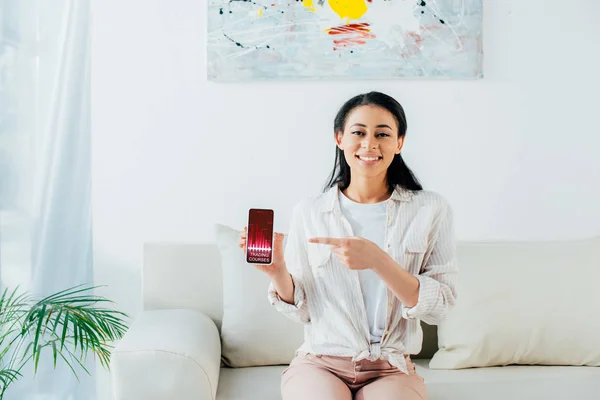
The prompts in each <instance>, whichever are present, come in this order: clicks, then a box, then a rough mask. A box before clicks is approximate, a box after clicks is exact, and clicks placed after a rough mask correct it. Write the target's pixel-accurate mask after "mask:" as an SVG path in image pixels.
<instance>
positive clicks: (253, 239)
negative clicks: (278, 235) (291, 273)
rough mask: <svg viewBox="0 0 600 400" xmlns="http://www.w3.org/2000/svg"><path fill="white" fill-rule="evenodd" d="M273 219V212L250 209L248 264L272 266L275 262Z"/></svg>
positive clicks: (247, 246)
mask: <svg viewBox="0 0 600 400" xmlns="http://www.w3.org/2000/svg"><path fill="white" fill-rule="evenodd" d="M273 217H274V212H273V210H264V209H259V208H251V209H250V211H249V213H248V233H247V235H248V236H247V238H246V262H249V263H252V264H271V262H272V261H273V260H272V258H273Z"/></svg>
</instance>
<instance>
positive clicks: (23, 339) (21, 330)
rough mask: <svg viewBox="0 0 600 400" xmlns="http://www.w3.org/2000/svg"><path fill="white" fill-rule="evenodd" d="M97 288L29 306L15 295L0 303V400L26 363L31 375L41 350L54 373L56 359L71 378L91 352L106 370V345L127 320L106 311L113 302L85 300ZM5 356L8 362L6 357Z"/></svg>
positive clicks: (77, 290)
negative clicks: (47, 353)
mask: <svg viewBox="0 0 600 400" xmlns="http://www.w3.org/2000/svg"><path fill="white" fill-rule="evenodd" d="M96 288H97V286H83V285H80V286H75V287H73V288H69V289H66V290H63V291H61V292H58V293H55V294H53V295H50V296H48V297H45V298H43V299H42V300H39V301H37V302H33V301H32V299H31V298H30V297H29V296H27V295H17V289H15V290H14V291H12V292H11V293H9V292H8V291H7V290H5V291H4V293H3V294H2V296H1V297H0V363H1V366H2V368H3V369H0V400H2V397H3V394H4V392H5V390H6V388H7V387H8V386H9V385H10V384H11V383H12V382H13V381H14V380H15V379H17V378H18V377H19V376H21V372H20V371H21V370H22V368H23V367H24V366H25V364H27V363H28V362H29V361H33V365H34V373H36V372H37V369H38V365H39V360H40V356H41V354H42V352H43V350H44V349H45V348H49V349H50V350H51V352H52V357H53V362H54V367H56V363H57V361H58V360H59V359H62V360H63V361H64V362H65V363H66V364H67V365H68V366H69V368H70V369H71V370H72V371H73V373H74V374H75V376H76V377H77V372H76V368H75V365H77V366H78V369H79V368H81V369H83V370H84V371H85V372H86V373H88V374H89V371H88V370H87V369H86V368H85V366H84V361H85V357H86V356H87V355H88V354H89V353H90V352H91V353H92V354H93V355H94V357H98V360H99V361H100V363H101V365H102V366H103V367H104V368H106V369H108V368H109V363H110V354H111V349H112V346H111V345H110V343H111V342H113V341H115V340H118V339H121V338H122V337H123V335H124V334H125V332H126V331H127V325H126V323H125V321H124V319H125V318H127V314H125V313H123V312H120V311H115V310H112V309H110V308H106V307H105V305H110V304H112V303H113V302H112V301H110V300H108V299H106V298H104V297H101V296H96V295H93V294H90V292H91V291H93V290H94V289H96ZM9 355H10V356H9Z"/></svg>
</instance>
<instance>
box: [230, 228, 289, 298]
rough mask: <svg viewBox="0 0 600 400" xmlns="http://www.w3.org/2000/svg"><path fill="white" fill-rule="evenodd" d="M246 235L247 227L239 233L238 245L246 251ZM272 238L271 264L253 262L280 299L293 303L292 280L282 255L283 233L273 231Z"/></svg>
mask: <svg viewBox="0 0 600 400" xmlns="http://www.w3.org/2000/svg"><path fill="white" fill-rule="evenodd" d="M247 236H248V228H247V227H244V230H243V231H242V232H241V234H240V241H239V243H238V245H239V247H240V248H241V249H242V250H244V253H246V239H247ZM274 236H275V237H274V239H273V263H272V264H271V265H264V264H253V265H254V267H256V269H258V270H259V271H262V272H264V273H265V274H267V275H268V276H269V278H270V279H271V281H272V282H273V286H275V290H276V291H277V294H279V297H280V298H281V300H283V301H285V302H286V303H289V304H294V281H292V277H291V275H290V273H289V272H288V269H287V267H286V265H285V259H284V257H283V233H277V232H275V233H274Z"/></svg>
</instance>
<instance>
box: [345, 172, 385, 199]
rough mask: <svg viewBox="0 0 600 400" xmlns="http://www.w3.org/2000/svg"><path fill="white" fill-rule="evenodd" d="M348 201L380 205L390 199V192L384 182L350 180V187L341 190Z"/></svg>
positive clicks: (366, 179)
mask: <svg viewBox="0 0 600 400" xmlns="http://www.w3.org/2000/svg"><path fill="white" fill-rule="evenodd" d="M343 193H344V194H345V195H346V197H348V198H349V199H350V200H352V201H355V202H357V203H365V204H369V203H380V202H382V201H385V200H387V199H388V198H389V197H390V190H389V187H388V184H387V182H386V181H385V180H383V181H376V180H375V179H368V178H365V179H352V180H351V181H350V185H349V186H348V187H347V188H346V189H345V190H343Z"/></svg>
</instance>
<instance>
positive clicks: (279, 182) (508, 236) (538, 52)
mask: <svg viewBox="0 0 600 400" xmlns="http://www.w3.org/2000/svg"><path fill="white" fill-rule="evenodd" d="M93 3H94V4H93V18H94V22H93V29H92V33H93V55H92V70H93V71H92V73H93V75H92V131H93V218H94V251H95V260H94V261H95V279H96V283H97V284H106V285H109V288H108V289H107V290H106V291H105V294H106V295H108V296H110V297H111V298H113V299H114V300H116V301H117V302H118V303H119V306H120V307H121V308H122V309H123V310H125V311H127V312H130V313H131V314H133V315H135V314H136V313H137V312H138V311H139V309H140V306H141V303H140V269H141V261H142V260H141V249H142V243H143V242H145V241H156V240H165V241H187V242H190V241H193V242H196V241H212V240H213V233H212V224H213V223H215V222H220V223H225V224H229V225H232V226H234V227H238V228H240V227H242V226H243V225H244V223H245V219H246V213H247V209H248V208H249V207H251V206H256V207H261V206H263V207H272V208H274V209H275V212H276V223H275V225H276V229H277V230H279V231H285V230H286V229H287V227H288V217H289V213H290V210H291V208H292V206H293V205H294V203H295V202H296V201H298V200H299V199H300V198H301V197H303V196H305V195H307V194H313V193H316V192H317V191H318V190H319V189H320V188H321V186H322V184H323V183H324V181H325V179H326V177H327V175H328V174H329V172H330V170H331V167H332V165H333V154H334V145H333V140H332V138H333V136H332V130H331V126H332V121H333V117H334V115H335V113H336V111H337V108H338V107H339V106H340V105H341V104H342V103H343V102H344V101H345V100H346V99H347V98H349V97H351V96H353V95H355V94H357V93H359V92H363V91H369V90H382V91H385V92H387V93H389V94H391V95H393V96H395V97H396V98H397V99H398V100H399V101H400V102H401V103H402V104H403V105H404V107H405V110H406V112H407V117H408V125H409V130H408V136H407V139H406V145H405V148H404V154H405V158H406V159H407V163H408V164H409V166H410V167H411V168H412V169H413V170H414V171H415V172H416V174H417V176H418V177H419V178H420V179H421V180H422V182H423V183H424V186H425V187H426V188H428V189H432V190H436V191H439V192H440V193H442V194H443V195H445V196H446V197H447V198H448V199H449V200H450V202H451V203H452V205H453V207H454V210H455V214H456V229H457V234H458V237H459V239H462V240H490V239H498V240H514V239H523V240H537V239H561V238H578V237H585V236H590V235H597V234H600V207H598V206H599V205H600V157H599V156H598V149H599V148H600V128H599V123H598V118H597V117H598V114H599V113H600V111H599V110H598V105H599V104H600V102H599V101H598V95H599V92H600V55H599V47H598V46H599V45H598V43H599V40H600V25H599V24H598V23H597V19H598V16H599V15H600V2H599V1H597V0H580V1H577V2H571V1H567V0H531V1H522V0H485V17H484V52H485V63H484V74H485V78H484V79H483V80H478V81H428V80H418V81H417V80H404V81H403V80H396V81H345V82H329V81H323V82H291V81H288V82H261V83H240V84H215V83H210V82H207V81H206V78H205V76H206V67H205V63H206V57H205V47H204V41H205V38H206V32H205V29H206V25H205V24H206V23H205V21H206V11H205V7H206V5H205V2H204V1H197V0H177V1H173V0H170V1H166V0H143V1H142V0H137V1H134V0H129V1H117V0H97V1H95V2H93ZM250 163H255V164H256V165H257V168H255V169H254V174H255V175H256V181H263V182H264V183H265V185H264V188H263V189H261V190H256V189H255V188H254V187H253V184H252V183H251V182H250V181H249V180H248V179H247V177H246V174H247V172H248V170H247V165H248V164H250ZM101 390H102V388H101ZM105 395H106V393H105V394H103V396H105ZM106 398H108V397H106Z"/></svg>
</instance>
